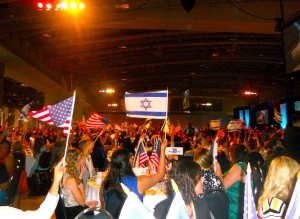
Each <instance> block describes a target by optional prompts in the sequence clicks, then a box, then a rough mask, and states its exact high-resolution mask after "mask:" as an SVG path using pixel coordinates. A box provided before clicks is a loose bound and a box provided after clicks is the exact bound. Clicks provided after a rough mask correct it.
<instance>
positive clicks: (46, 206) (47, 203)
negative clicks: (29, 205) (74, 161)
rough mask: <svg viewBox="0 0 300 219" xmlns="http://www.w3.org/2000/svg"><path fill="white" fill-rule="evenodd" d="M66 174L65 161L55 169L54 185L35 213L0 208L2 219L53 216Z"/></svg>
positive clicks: (7, 207)
mask: <svg viewBox="0 0 300 219" xmlns="http://www.w3.org/2000/svg"><path fill="white" fill-rule="evenodd" d="M64 173H65V165H63V159H62V160H61V161H60V162H59V163H58V164H57V165H56V166H55V168H54V177H53V183H52V185H51V187H50V189H49V192H48V194H47V196H46V198H45V200H44V201H43V203H42V204H41V205H40V207H39V209H37V210H35V211H22V210H20V209H18V208H13V207H10V206H3V207H0V215H1V218H9V219H20V218H22V219H40V218H43V219H47V218H51V216H52V215H53V213H54V211H55V208H56V205H57V203H58V199H59V195H58V189H59V184H60V181H61V179H62V177H63V175H64Z"/></svg>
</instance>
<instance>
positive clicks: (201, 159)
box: [194, 148, 213, 169]
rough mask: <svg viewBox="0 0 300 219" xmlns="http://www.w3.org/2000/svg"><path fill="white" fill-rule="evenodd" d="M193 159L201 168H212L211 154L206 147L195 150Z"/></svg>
mask: <svg viewBox="0 0 300 219" xmlns="http://www.w3.org/2000/svg"><path fill="white" fill-rule="evenodd" d="M194 161H195V162H196V163H198V164H199V165H200V167H201V168H202V169H211V168H213V156H212V153H211V152H210V150H208V149H207V148H200V149H197V150H196V151H195V154H194Z"/></svg>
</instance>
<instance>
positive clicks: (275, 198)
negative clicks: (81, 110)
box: [0, 113, 300, 219]
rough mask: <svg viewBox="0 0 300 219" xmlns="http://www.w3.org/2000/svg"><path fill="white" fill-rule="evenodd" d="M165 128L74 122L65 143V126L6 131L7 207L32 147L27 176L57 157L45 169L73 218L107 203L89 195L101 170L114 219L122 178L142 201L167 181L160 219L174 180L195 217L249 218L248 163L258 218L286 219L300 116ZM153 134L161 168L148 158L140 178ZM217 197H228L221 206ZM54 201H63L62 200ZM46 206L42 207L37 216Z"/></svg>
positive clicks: (0, 155)
mask: <svg viewBox="0 0 300 219" xmlns="http://www.w3.org/2000/svg"><path fill="white" fill-rule="evenodd" d="M160 128H161V127H151V126H149V127H146V128H145V127H143V128H133V127H131V128H130V129H129V128H128V129H122V130H116V129H115V130H114V129H110V130H107V129H106V130H97V129H85V128H84V127H77V128H75V127H74V129H73V130H72V131H71V134H70V138H69V141H68V143H69V145H67V146H66V137H64V136H63V135H62V131H61V130H60V129H59V128H53V129H51V128H49V127H44V128H41V129H37V128H36V129H34V130H26V131H25V130H18V132H17V133H16V134H15V135H14V136H12V135H8V134H7V133H8V130H9V127H8V128H7V129H6V130H4V131H3V132H2V133H0V142H1V144H0V205H3V204H2V203H1V201H3V200H4V197H5V195H6V189H7V187H8V184H9V182H10V178H11V177H12V176H13V173H14V168H15V166H16V163H18V164H19V165H21V166H22V168H23V169H24V166H25V159H26V158H25V157H26V156H25V152H24V151H25V149H31V150H32V152H33V156H34V158H35V164H34V165H33V166H32V168H31V170H30V173H28V177H29V178H30V177H32V176H33V175H34V174H35V172H36V171H37V170H39V171H43V170H44V169H43V167H40V165H39V160H40V158H41V157H42V154H43V153H44V152H45V151H50V152H51V161H50V165H49V167H46V169H50V170H51V172H52V181H53V184H52V187H51V188H50V190H49V193H50V194H52V196H56V194H57V189H58V188H57V187H58V186H57V184H58V181H59V182H60V183H59V185H60V189H61V192H62V194H63V197H64V199H63V201H64V206H65V209H66V215H67V218H70V219H71V218H72V219H73V218H75V217H76V215H78V214H79V213H80V212H81V211H82V210H84V209H86V208H88V207H95V206H97V205H99V204H100V203H98V202H97V201H96V200H92V201H90V200H89V201H87V200H86V197H85V187H86V183H87V181H88V179H90V178H91V177H92V176H94V175H95V174H96V173H97V172H98V171H106V173H107V174H106V176H105V178H104V181H103V184H102V186H101V190H100V193H99V197H100V202H101V206H102V208H105V209H107V210H108V211H109V212H110V213H111V214H112V215H113V216H114V218H118V217H119V214H120V212H121V209H122V204H123V203H124V201H125V199H126V195H125V194H124V191H123V189H122V187H121V183H123V184H124V185H126V186H127V187H128V188H129V189H130V190H131V191H132V192H134V193H136V195H137V196H138V198H139V199H140V200H141V201H142V200H143V196H144V194H145V191H146V190H147V189H149V188H151V187H153V186H154V185H156V184H157V183H158V182H160V181H162V180H164V179H165V186H166V194H167V199H165V200H163V201H162V202H160V203H158V204H157V205H156V206H155V208H154V213H153V215H154V217H155V218H165V217H166V215H167V214H168V210H169V208H170V205H171V203H172V200H173V198H174V196H175V192H174V190H173V188H172V185H171V181H170V179H173V180H174V181H175V182H176V183H177V185H178V188H179V191H180V193H181V194H182V198H183V201H184V203H185V205H186V209H187V212H188V214H189V216H190V218H221V219H224V218H229V219H239V218H243V211H244V209H243V204H244V186H245V179H246V175H247V172H246V167H247V164H248V163H250V166H251V168H252V173H253V194H254V199H255V204H256V207H257V215H258V217H260V218H268V217H272V216H274V215H275V216H276V217H278V218H284V215H285V212H286V209H287V207H288V205H289V202H290V199H291V195H292V193H293V189H294V186H295V183H296V180H297V174H298V172H299V170H300V165H299V162H300V156H299V155H300V131H299V129H300V114H299V113H297V114H295V116H294V117H293V126H292V127H289V128H287V129H286V130H283V129H281V128H280V127H279V126H278V125H273V126H260V127H255V128H245V127H241V128H240V129H238V130H236V129H235V130H230V129H228V128H219V129H214V130H212V129H210V127H209V125H207V126H205V127H201V128H200V127H199V128H198V127H195V126H193V125H192V123H188V124H187V126H186V127H183V128H181V129H176V131H175V132H170V133H168V134H165V133H164V132H163V131H161V129H160ZM154 138H161V139H162V143H161V145H160V156H159V162H158V168H157V169H153V166H152V164H151V163H146V165H147V166H148V169H149V171H148V173H147V174H143V175H138V176H137V175H136V174H135V173H134V171H133V165H134V164H133V159H134V157H135V154H136V153H137V147H138V145H139V143H140V142H141V141H143V142H144V145H145V150H146V152H147V155H148V156H149V157H150V155H151V153H152V152H153V146H154V144H153V139H154ZM214 144H217V147H218V155H217V157H215V158H216V159H215V158H214V156H213V152H212V150H211V149H212V147H213V145H214ZM174 146H176V147H183V155H166V154H165V149H166V147H174ZM65 148H67V151H66V153H65ZM64 155H66V156H65V157H64ZM62 160H63V161H62ZM66 164H67V165H66ZM166 166H167V167H168V168H169V169H168V171H167V170H166ZM170 166H171V167H170ZM58 169H59V170H58ZM61 169H63V174H62V173H61V172H62V170H61ZM166 174H167V176H168V177H166ZM29 178H28V179H29ZM28 181H30V180H28ZM53 188H54V189H53ZM30 189H31V188H30ZM48 196H50V195H48ZM48 196H47V198H46V200H47V199H48ZM217 197H221V198H217ZM211 198H212V199H213V200H214V198H215V200H216V201H211ZM46 200H45V202H46ZM217 200H221V204H222V205H223V207H222V208H220V207H219V206H220V205H221V204H220V202H218V201H217ZM52 203H53V205H56V203H57V202H55V201H54V202H52ZM274 203H276V204H274ZM278 203H279V205H278ZM217 205H219V206H217ZM48 210H49V209H48ZM2 211H3V212H11V211H13V210H12V209H11V208H4V207H0V214H2V213H1V212H2ZM42 211H43V205H42V206H41V208H40V209H39V210H38V211H37V213H38V212H42ZM41 214H42V213H41ZM43 215H44V214H43ZM48 215H49V213H48ZM48 218H49V217H48Z"/></svg>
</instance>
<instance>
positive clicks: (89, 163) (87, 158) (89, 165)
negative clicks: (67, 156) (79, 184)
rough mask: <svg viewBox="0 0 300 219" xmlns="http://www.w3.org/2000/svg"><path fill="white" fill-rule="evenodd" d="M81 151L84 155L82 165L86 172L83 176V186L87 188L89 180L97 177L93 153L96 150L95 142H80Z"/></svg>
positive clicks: (88, 140)
mask: <svg viewBox="0 0 300 219" xmlns="http://www.w3.org/2000/svg"><path fill="white" fill-rule="evenodd" d="M79 149H80V151H81V153H82V156H81V163H82V164H84V165H85V169H86V171H85V172H84V174H83V176H82V180H83V186H84V187H85V185H86V182H87V180H88V179H89V178H91V177H92V176H94V175H96V171H95V168H94V164H93V160H92V157H91V153H92V152H93V149H94V142H93V141H92V140H91V139H84V140H81V141H80V142H79Z"/></svg>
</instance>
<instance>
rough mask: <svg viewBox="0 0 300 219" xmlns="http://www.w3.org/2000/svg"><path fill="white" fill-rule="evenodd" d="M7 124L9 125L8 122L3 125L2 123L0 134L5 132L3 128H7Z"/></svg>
mask: <svg viewBox="0 0 300 219" xmlns="http://www.w3.org/2000/svg"><path fill="white" fill-rule="evenodd" d="M8 124H9V122H8V121H6V122H5V123H3V125H2V126H1V128H0V132H3V131H4V130H5V128H6V126H8Z"/></svg>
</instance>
